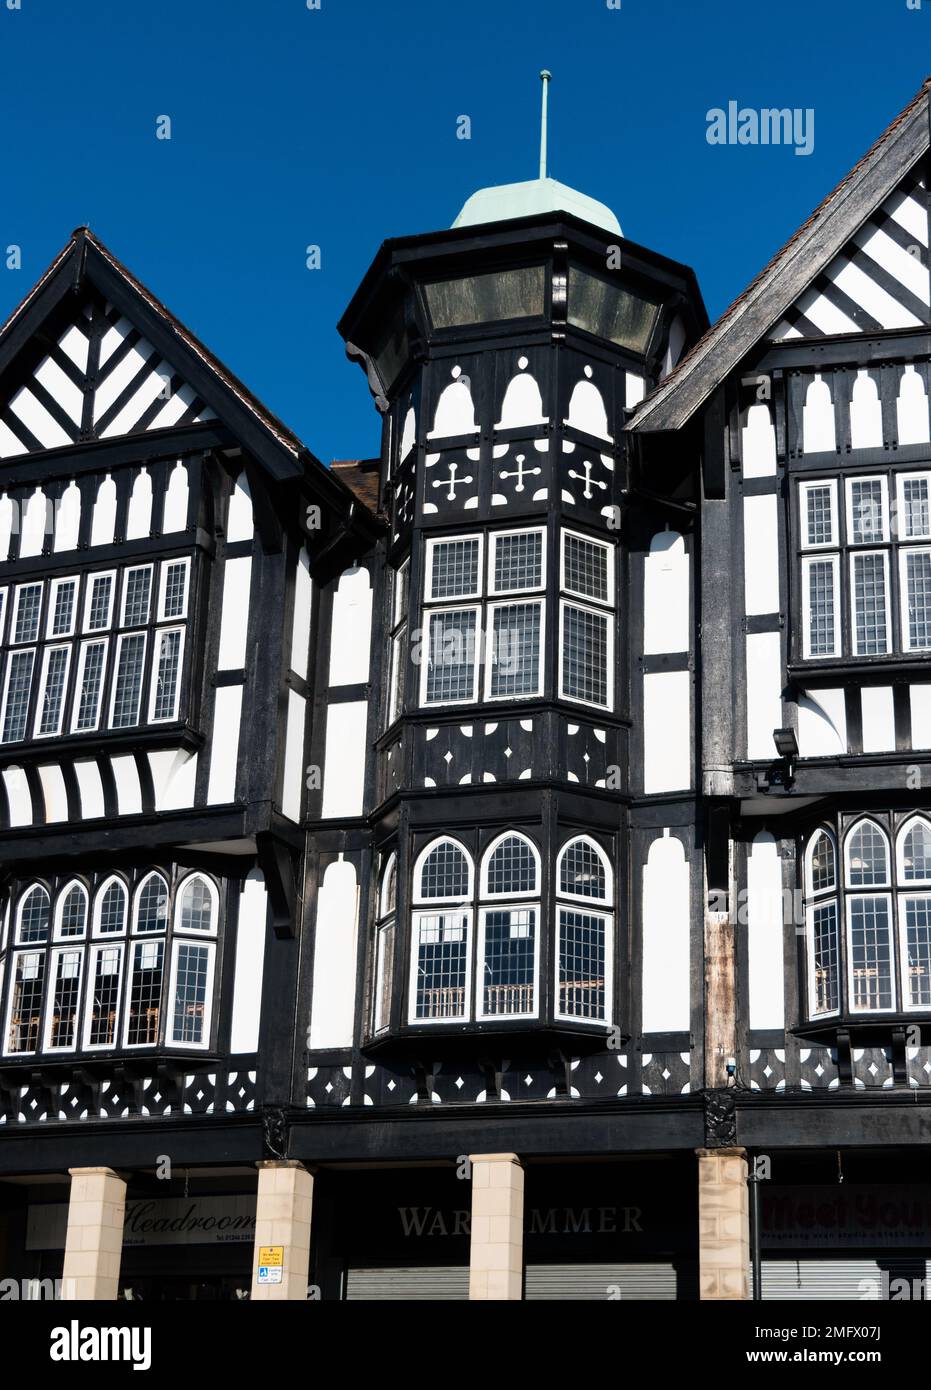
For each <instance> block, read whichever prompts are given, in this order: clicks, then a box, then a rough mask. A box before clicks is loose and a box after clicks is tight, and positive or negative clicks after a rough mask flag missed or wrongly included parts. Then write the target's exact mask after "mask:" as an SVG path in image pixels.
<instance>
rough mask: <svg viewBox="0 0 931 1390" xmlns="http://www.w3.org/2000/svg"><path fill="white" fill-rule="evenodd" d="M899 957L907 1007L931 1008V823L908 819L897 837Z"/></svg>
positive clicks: (923, 819) (904, 999) (919, 817)
mask: <svg viewBox="0 0 931 1390" xmlns="http://www.w3.org/2000/svg"><path fill="white" fill-rule="evenodd" d="M897 866H898V873H899V886H900V890H901V889H902V888H903V887H904V888H907V890H908V891H905V892H903V891H900V892H899V894H898V915H899V957H900V960H901V962H902V964H901V974H902V994H903V1003H904V1007H905V1008H906V1009H928V1008H931V892H929V891H925V892H916V891H915V889H916V888H920V887H922V886H924V887H925V888H927V889H931V824H929V822H928V821H927V819H926V818H925V817H924V816H916V817H914V819H912V820H910V821H907V822H906V823H905V825H903V827H902V829H901V830H900V831H899V835H898V840H897Z"/></svg>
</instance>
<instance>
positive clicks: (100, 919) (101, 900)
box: [94, 878, 127, 936]
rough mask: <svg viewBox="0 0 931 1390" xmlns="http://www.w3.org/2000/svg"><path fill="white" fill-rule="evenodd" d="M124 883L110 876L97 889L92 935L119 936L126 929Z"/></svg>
mask: <svg viewBox="0 0 931 1390" xmlns="http://www.w3.org/2000/svg"><path fill="white" fill-rule="evenodd" d="M126 908H127V894H126V885H125V884H124V883H123V882H122V880H121V879H118V878H110V879H107V881H106V882H105V883H104V884H103V885H102V886H101V887H100V888H99V889H98V891H97V898H96V901H95V903H94V935H95V936H121V935H122V934H123V933H124V932H125V931H126Z"/></svg>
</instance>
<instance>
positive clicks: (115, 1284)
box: [61, 1168, 126, 1303]
mask: <svg viewBox="0 0 931 1390" xmlns="http://www.w3.org/2000/svg"><path fill="white" fill-rule="evenodd" d="M68 1172H69V1173H70V1175H71V1196H70V1200H69V1202H68V1235H67V1238H66V1240H65V1267H64V1270H63V1272H62V1285H61V1296H62V1298H63V1299H66V1300H68V1301H71V1302H74V1301H82V1300H91V1301H93V1302H97V1303H101V1302H107V1301H110V1300H113V1299H115V1298H116V1296H117V1294H118V1292H119V1286H120V1257H121V1255H122V1253H123V1221H124V1219H125V1215H126V1180H125V1178H121V1177H120V1175H119V1174H118V1173H114V1171H113V1169H112V1168H69V1169H68Z"/></svg>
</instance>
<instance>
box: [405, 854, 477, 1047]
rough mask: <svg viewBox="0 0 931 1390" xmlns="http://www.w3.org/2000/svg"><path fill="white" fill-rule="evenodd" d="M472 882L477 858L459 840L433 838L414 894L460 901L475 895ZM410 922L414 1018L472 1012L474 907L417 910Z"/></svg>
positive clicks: (448, 1017)
mask: <svg viewBox="0 0 931 1390" xmlns="http://www.w3.org/2000/svg"><path fill="white" fill-rule="evenodd" d="M472 887H473V870H472V860H471V858H470V857H469V855H468V854H467V853H466V851H465V850H464V849H463V847H462V846H461V845H460V844H459V843H458V841H456V840H451V839H448V838H446V837H444V838H442V839H439V840H434V841H433V842H432V843H431V844H429V845H428V846H427V847H426V849H425V850H423V851H422V853H421V854H420V856H419V857H418V860H417V863H416V865H415V868H414V894H415V900H417V901H419V902H422V903H430V902H433V903H459V904H461V903H463V901H464V900H470V899H471V897H472ZM411 926H412V930H411V980H410V1005H409V1018H410V1021H411V1022H412V1023H440V1022H445V1021H448V1020H451V1019H463V1018H467V1017H468V1016H469V1012H470V1010H469V1000H470V993H471V985H472V979H471V976H472V950H471V931H472V910H471V907H462V906H457V907H449V908H438V909H436V910H433V911H421V912H414V913H413V914H412V919H411Z"/></svg>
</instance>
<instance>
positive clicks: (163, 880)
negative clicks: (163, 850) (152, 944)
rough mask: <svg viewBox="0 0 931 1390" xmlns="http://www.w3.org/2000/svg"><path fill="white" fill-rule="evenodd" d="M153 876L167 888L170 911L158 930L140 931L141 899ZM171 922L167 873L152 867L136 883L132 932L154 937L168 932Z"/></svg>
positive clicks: (141, 935)
mask: <svg viewBox="0 0 931 1390" xmlns="http://www.w3.org/2000/svg"><path fill="white" fill-rule="evenodd" d="M188 877H190V875H189V876H188ZM153 878H155V879H158V881H159V883H160V884H161V885H162V887H163V888H164V890H165V899H166V902H167V905H168V911H167V913H166V916H165V925H164V926H163V927H159V928H158V930H157V931H144V932H140V931H139V899H140V898H141V897H142V890H143V888H144V887H145V886H146V884H147V883H148V882H149V880H150V879H153ZM170 922H171V890H170V888H169V887H168V882H167V880H166V878H165V875H164V874H162V873H160V872H159V870H158V869H150V870H149V872H148V873H147V874H146V875H145V877H144V878H141V879H140V880H139V882H138V883H137V884H136V890H135V892H134V893H133V903H132V918H131V927H132V934H133V936H140V937H143V938H145V937H153V938H154V937H156V936H158V935H159V934H160V933H166V932H167V931H168V928H169V925H170ZM204 935H207V933H204Z"/></svg>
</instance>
